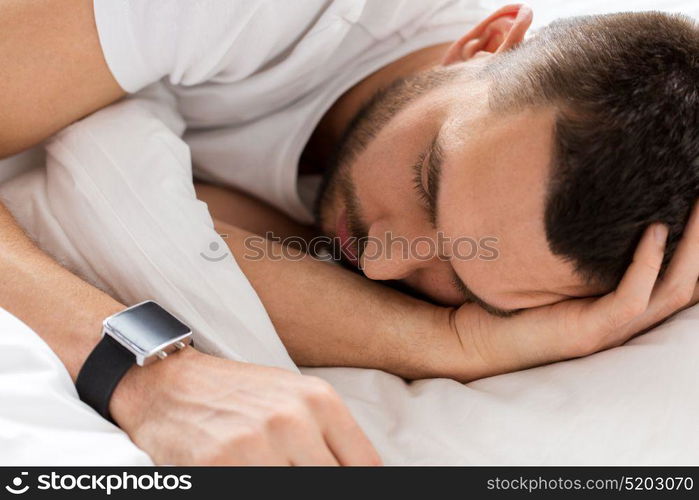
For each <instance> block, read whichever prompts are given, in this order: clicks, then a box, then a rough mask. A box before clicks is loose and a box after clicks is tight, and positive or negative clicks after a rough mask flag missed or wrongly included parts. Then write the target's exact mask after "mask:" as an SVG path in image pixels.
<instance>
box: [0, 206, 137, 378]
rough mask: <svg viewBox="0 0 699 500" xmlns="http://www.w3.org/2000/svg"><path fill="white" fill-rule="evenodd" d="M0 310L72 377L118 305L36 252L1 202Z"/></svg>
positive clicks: (44, 255) (42, 254) (75, 374)
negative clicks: (55, 357) (34, 336)
mask: <svg viewBox="0 0 699 500" xmlns="http://www.w3.org/2000/svg"><path fill="white" fill-rule="evenodd" d="M0 279H1V280H2V285H1V286H0V307H3V308H4V309H6V310H7V311H9V312H10V313H12V314H14V315H15V316H17V317H18V318H19V319H21V320H22V321H24V322H25V323H26V324H27V325H28V326H29V327H31V328H32V329H33V330H34V331H35V332H37V333H38V334H39V335H40V336H41V337H42V338H43V339H44V341H46V343H47V344H48V345H49V347H51V349H52V350H53V351H54V352H55V353H56V354H57V355H58V357H59V358H60V359H61V361H62V362H63V364H64V365H65V366H66V368H67V369H68V372H69V373H70V375H71V377H72V378H73V380H75V379H76V377H77V374H78V371H79V370H80V367H81V366H82V363H83V361H84V360H85V359H86V358H87V356H88V354H89V353H90V351H91V350H92V349H93V348H94V346H95V345H96V344H97V342H98V341H99V338H100V333H101V325H102V320H104V318H106V317H107V316H110V315H111V314H114V313H115V312H117V311H119V310H120V309H123V307H122V305H121V304H119V303H118V302H117V301H115V300H114V299H112V298H111V297H109V296H108V295H106V294H105V293H103V292H101V291H100V290H98V289H96V288H94V287H92V286H91V285H89V284H87V283H85V282H84V281H82V280H81V279H79V278H78V277H77V276H75V275H74V274H72V273H70V272H69V271H67V270H66V269H64V268H62V267H61V266H60V265H59V264H57V263H56V262H55V261H54V260H53V259H51V258H50V257H48V256H47V255H46V254H45V253H43V252H42V251H41V250H40V249H38V248H37V247H36V246H35V245H34V244H33V243H32V242H31V241H30V240H29V238H27V236H26V235H25V234H24V232H23V231H22V229H21V228H20V227H19V226H18V225H17V224H16V223H15V221H14V219H13V218H12V216H11V215H10V213H9V212H8V211H7V210H6V209H5V207H4V206H3V205H2V204H0Z"/></svg>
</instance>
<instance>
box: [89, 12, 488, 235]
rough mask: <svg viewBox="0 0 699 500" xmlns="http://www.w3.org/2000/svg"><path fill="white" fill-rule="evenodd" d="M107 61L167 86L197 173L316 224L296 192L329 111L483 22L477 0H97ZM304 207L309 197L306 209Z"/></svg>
mask: <svg viewBox="0 0 699 500" xmlns="http://www.w3.org/2000/svg"><path fill="white" fill-rule="evenodd" d="M94 7H95V18H96V23H97V29H98V32H99V38H100V42H101V45H102V50H103V52H104V55H105V58H106V61H107V64H108V65H109V68H110V70H111V71H112V73H113V75H114V77H115V78H116V80H117V82H118V83H119V85H121V87H122V88H123V89H124V90H126V91H127V92H136V91H138V90H140V89H141V88H143V87H145V86H146V85H148V84H150V83H153V82H156V81H158V80H161V79H164V80H165V81H166V83H167V85H168V86H169V87H170V89H171V90H172V92H174V93H175V95H176V97H177V99H178V107H179V111H180V113H181V114H182V116H183V117H184V119H185V121H186V124H187V130H186V132H185V134H184V139H185V141H186V142H187V144H188V145H189V146H190V148H191V152H192V161H193V164H194V167H195V172H196V173H197V175H199V176H200V177H202V178H205V179H208V180H211V181H216V182H219V183H222V184H226V185H231V186H235V187H238V188H240V189H242V190H244V191H246V192H248V193H251V194H253V195H255V196H257V197H259V198H261V199H264V200H266V201H268V202H269V203H271V204H273V205H275V206H276V207H278V208H279V209H281V210H282V211H284V212H286V213H287V214H289V215H291V216H292V217H294V218H296V219H297V220H299V221H302V222H310V221H311V214H310V211H309V209H308V203H304V202H303V201H302V199H301V196H300V195H299V189H298V186H297V170H298V163H299V158H300V156H301V153H302V151H303V149H304V147H305V144H306V143H307V141H308V139H309V138H310V136H311V134H312V132H313V130H314V129H315V126H316V125H317V123H318V122H319V121H320V119H321V118H322V116H323V114H324V113H325V111H326V110H327V109H329V108H330V106H332V104H333V103H334V102H335V101H336V100H337V99H338V98H339V97H340V96H341V95H342V94H343V93H344V92H345V91H346V90H348V89H349V88H351V87H352V86H353V85H354V84H356V83H358V82H359V81H360V80H362V79H363V78H365V77H366V76H367V75H369V74H371V73H373V72H374V71H376V70H377V69H379V68H381V67H383V66H385V65H386V64H388V63H390V62H392V61H394V60H396V59H399V58H400V57H402V56H404V55H406V54H408V53H410V52H412V51H415V50H418V49H420V48H423V47H427V46H430V45H435V44H438V43H442V42H447V41H450V40H454V39H456V38H458V37H459V36H460V35H462V34H463V33H465V32H466V31H467V30H468V29H469V28H470V27H471V26H472V25H473V24H475V23H476V22H477V21H478V20H480V19H481V18H482V17H483V15H484V11H483V10H482V8H481V7H480V6H479V5H478V1H477V0H461V1H458V0H334V1H328V0H294V1H289V0H147V1H144V0H94ZM306 201H307V200H306Z"/></svg>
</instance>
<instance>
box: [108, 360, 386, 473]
mask: <svg viewBox="0 0 699 500" xmlns="http://www.w3.org/2000/svg"><path fill="white" fill-rule="evenodd" d="M110 410H111V413H112V416H113V417H114V419H115V420H116V421H117V423H118V424H119V426H120V427H122V428H123V429H124V430H126V431H127V432H128V433H129V435H130V436H131V438H132V439H133V440H134V442H135V443H136V444H137V445H139V446H140V447H141V448H143V449H144V450H147V451H148V452H149V454H150V456H151V457H152V458H153V460H155V461H156V462H157V463H159V464H168V465H169V464H172V465H181V464H187V465H379V464H380V463H381V460H380V458H379V456H378V455H377V453H376V451H375V450H374V448H373V447H372V445H371V444H370V443H369V440H368V439H367V437H366V436H365V435H364V433H363V432H362V430H361V429H360V428H359V426H358V425H357V424H356V422H355V421H354V419H353V418H352V416H351V415H350V413H349V411H348V410H347V408H346V407H345V405H344V404H343V402H342V400H341V399H340V397H339V396H338V395H337V394H336V393H335V391H334V390H333V389H332V387H331V386H330V385H329V384H328V383H327V382H325V381H323V380H321V379H318V378H314V377H309V376H305V375H298V374H295V373H291V372H288V371H286V370H281V369H278V368H268V367H263V366H257V365H251V364H247V363H239V362H234V361H229V360H225V359H220V358H216V357H213V356H208V355H206V354H202V353H200V352H198V351H196V350H194V349H191V348H187V349H185V350H183V351H181V352H179V353H177V354H176V355H173V356H170V357H168V358H167V359H165V360H164V361H162V362H157V363H154V364H152V365H148V366H147V367H144V368H132V369H131V370H130V371H129V372H128V373H127V375H126V377H125V378H124V379H123V380H122V382H121V383H120V384H119V386H118V387H117V389H116V392H115V394H114V398H113V399H112V404H111V407H110Z"/></svg>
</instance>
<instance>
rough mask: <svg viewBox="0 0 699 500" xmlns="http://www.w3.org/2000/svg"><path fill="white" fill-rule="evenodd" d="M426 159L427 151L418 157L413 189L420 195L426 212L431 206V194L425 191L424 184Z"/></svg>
mask: <svg viewBox="0 0 699 500" xmlns="http://www.w3.org/2000/svg"><path fill="white" fill-rule="evenodd" d="M425 158H427V151H423V152H422V153H421V154H420V156H419V157H418V159H417V161H416V162H415V164H414V165H413V188H414V189H415V192H416V193H417V195H418V198H419V200H420V203H422V205H423V206H424V207H425V209H426V210H428V209H429V205H430V194H429V193H428V192H427V190H426V189H425V182H424V174H423V172H424V166H425Z"/></svg>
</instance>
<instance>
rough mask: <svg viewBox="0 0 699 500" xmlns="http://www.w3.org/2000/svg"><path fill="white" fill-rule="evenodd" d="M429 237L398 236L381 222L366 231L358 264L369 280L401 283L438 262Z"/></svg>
mask: <svg viewBox="0 0 699 500" xmlns="http://www.w3.org/2000/svg"><path fill="white" fill-rule="evenodd" d="M430 241H431V240H430V237H429V236H417V235H411V236H406V235H402V234H400V235H398V234H396V233H394V232H392V231H390V230H389V229H388V228H387V226H386V225H385V224H383V223H381V221H378V222H375V223H374V224H372V225H371V227H370V228H369V234H368V239H367V242H366V245H365V247H364V252H363V253H362V257H361V262H360V265H361V266H362V270H363V271H364V274H365V275H366V276H367V278H369V279H372V280H382V281H386V280H403V279H406V278H408V277H410V276H411V275H412V274H414V273H415V272H416V271H419V270H420V269H425V268H428V267H430V266H432V265H434V262H435V260H438V256H437V255H436V252H432V251H431V247H432V245H431V244H430Z"/></svg>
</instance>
